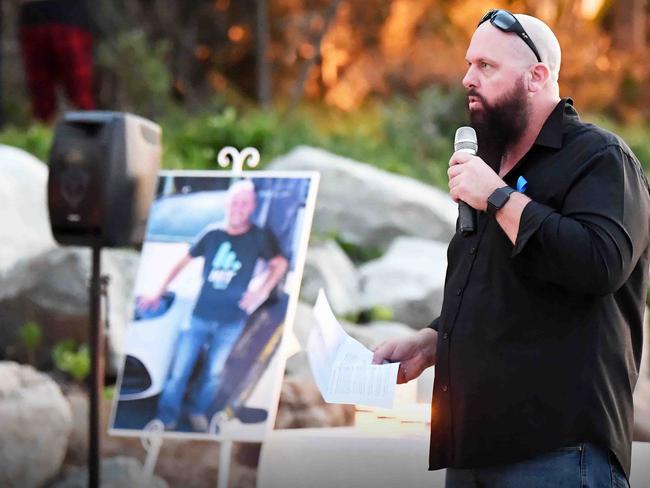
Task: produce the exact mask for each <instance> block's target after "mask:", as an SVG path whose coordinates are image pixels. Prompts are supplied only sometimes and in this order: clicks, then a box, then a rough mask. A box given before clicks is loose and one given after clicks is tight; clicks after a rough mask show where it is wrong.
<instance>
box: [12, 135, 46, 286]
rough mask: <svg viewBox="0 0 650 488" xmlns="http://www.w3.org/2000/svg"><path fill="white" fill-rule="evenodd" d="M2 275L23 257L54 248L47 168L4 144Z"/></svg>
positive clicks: (23, 152)
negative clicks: (48, 202)
mask: <svg viewBox="0 0 650 488" xmlns="http://www.w3.org/2000/svg"><path fill="white" fill-rule="evenodd" d="M0 173H1V174H2V178H0V222H2V226H0V273H2V272H3V271H6V270H7V269H9V268H11V266H13V264H14V263H15V262H16V261H17V260H18V259H20V258H24V257H27V256H33V255H36V254H39V253H41V252H43V251H44V250H46V249H49V248H52V247H54V245H55V243H54V238H53V237H52V231H51V230H50V223H49V214H48V211H47V198H46V196H47V195H46V193H47V166H46V165H45V164H43V163H42V162H41V161H39V160H38V159H36V158H35V157H34V156H32V155H31V154H29V153H27V152H25V151H23V150H22V149H17V148H14V147H10V146H4V145H0Z"/></svg>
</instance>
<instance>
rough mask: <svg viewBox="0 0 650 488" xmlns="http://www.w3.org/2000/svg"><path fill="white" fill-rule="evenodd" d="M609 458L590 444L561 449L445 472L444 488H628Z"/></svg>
mask: <svg viewBox="0 0 650 488" xmlns="http://www.w3.org/2000/svg"><path fill="white" fill-rule="evenodd" d="M629 486H630V485H629V483H628V481H627V479H626V477H625V474H624V473H623V471H622V470H621V468H620V467H619V465H618V462H617V461H616V458H615V457H614V455H613V454H610V453H609V451H608V450H606V449H602V448H600V447H597V446H595V445H594V444H589V443H582V444H578V445H576V446H570V447H563V448H560V449H556V450H554V451H551V452H549V453H546V454H542V455H539V456H536V457H534V458H531V459H528V460H526V461H520V462H517V463H512V464H504V465H501V466H491V467H488V468H478V469H458V468H448V469H447V480H446V483H445V487H446V488H524V487H525V488H586V487H589V488H629Z"/></svg>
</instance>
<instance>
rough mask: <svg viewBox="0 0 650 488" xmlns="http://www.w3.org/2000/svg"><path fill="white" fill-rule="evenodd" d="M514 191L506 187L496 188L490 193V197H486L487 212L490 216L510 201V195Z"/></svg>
mask: <svg viewBox="0 0 650 488" xmlns="http://www.w3.org/2000/svg"><path fill="white" fill-rule="evenodd" d="M513 191H514V190H513V189H512V188H509V187H506V188H497V189H496V190H494V191H493V192H492V195H490V196H489V197H488V205H487V210H488V213H489V214H490V215H494V213H495V212H496V211H497V210H499V209H500V208H501V207H503V206H504V205H505V204H506V202H507V201H508V200H509V199H510V194H511V193H512V192H513Z"/></svg>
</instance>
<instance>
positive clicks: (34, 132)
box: [0, 124, 52, 161]
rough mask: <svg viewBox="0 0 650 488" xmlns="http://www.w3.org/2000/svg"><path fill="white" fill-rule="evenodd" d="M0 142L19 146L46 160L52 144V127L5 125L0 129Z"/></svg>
mask: <svg viewBox="0 0 650 488" xmlns="http://www.w3.org/2000/svg"><path fill="white" fill-rule="evenodd" d="M0 144H6V145H8V146H14V147H19V148H21V149H24V150H25V151H27V152H28V153H30V154H33V155H34V156H36V157H37V158H38V159H40V160H41V161H47V160H48V156H49V153H50V145H51V144H52V129H51V128H50V127H48V126H46V125H40V124H33V125H30V126H29V127H27V128H20V127H7V128H5V129H4V130H3V131H0Z"/></svg>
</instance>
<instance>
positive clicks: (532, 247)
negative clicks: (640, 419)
mask: <svg viewBox="0 0 650 488" xmlns="http://www.w3.org/2000/svg"><path fill="white" fill-rule="evenodd" d="M522 176H523V177H524V178H525V179H526V180H527V182H528V186H527V189H526V190H525V192H524V193H525V194H526V195H528V196H529V197H530V198H531V199H532V202H530V203H528V204H527V205H526V207H525V209H524V211H523V214H522V216H521V221H520V225H519V230H518V234H517V239H516V244H515V245H514V246H513V244H512V243H511V242H510V240H509V239H508V238H507V237H506V235H505V233H504V232H503V230H502V229H501V227H500V226H499V225H498V223H497V222H496V220H495V219H494V218H492V217H489V216H488V215H487V214H485V213H482V212H479V216H478V225H477V232H476V233H475V234H474V235H472V236H470V237H463V236H462V235H461V234H460V233H457V234H456V235H455V236H454V238H453V239H452V241H451V243H450V245H449V249H448V254H447V257H448V268H447V276H446V282H445V291H444V303H443V306H442V311H441V314H440V317H439V318H437V319H436V320H434V322H433V323H432V324H431V327H433V328H435V329H437V330H438V332H439V333H438V358H437V362H436V374H435V384H434V392H433V404H432V415H431V448H430V454H429V468H430V469H439V468H442V467H447V466H451V467H480V466H487V465H495V464H500V463H506V462H515V461H518V460H522V459H525V458H527V457H531V456H534V455H536V454H540V453H542V452H544V451H548V450H552V449H555V448H559V447H562V446H567V445H571V444H576V443H578V442H593V443H596V444H598V445H601V446H603V447H604V448H609V449H611V450H612V451H613V452H614V454H615V455H616V457H617V458H618V460H619V461H620V463H621V465H622V467H623V469H624V470H625V472H626V473H627V474H628V475H629V472H630V450H631V442H632V427H633V407H632V391H633V389H634V386H635V384H636V380H637V377H638V371H639V363H640V359H641V345H642V324H643V313H644V307H645V299H646V287H647V283H648V264H649V260H648V259H649V251H648V249H649V247H648V245H649V241H650V229H649V228H650V195H649V192H648V183H647V180H646V178H645V175H644V173H643V170H642V168H641V165H640V164H639V162H638V160H637V159H636V157H635V156H634V155H633V153H632V152H631V151H630V149H629V148H628V147H627V146H626V145H625V143H624V142H623V141H621V140H620V139H619V138H618V137H616V136H615V135H613V134H611V133H609V132H607V131H605V130H603V129H600V128H598V127H595V126H593V125H590V124H585V123H583V122H581V121H580V120H579V118H578V114H577V112H576V111H575V109H574V108H573V106H572V102H571V100H562V101H561V102H560V103H559V104H558V106H557V107H556V109H555V110H554V111H553V112H552V113H551V115H550V116H549V118H548V119H547V121H546V122H545V124H544V126H543V128H542V130H541V131H540V133H539V136H538V137H537V140H536V141H535V144H534V145H533V147H532V148H531V149H530V151H529V152H528V153H527V154H526V155H525V156H524V157H523V158H522V159H521V160H520V161H519V163H518V164H517V165H516V166H515V167H514V168H513V169H512V170H511V171H510V172H509V173H508V174H507V175H506V177H505V181H506V183H507V184H508V185H510V186H512V187H516V184H517V180H518V179H519V177H522Z"/></svg>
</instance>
